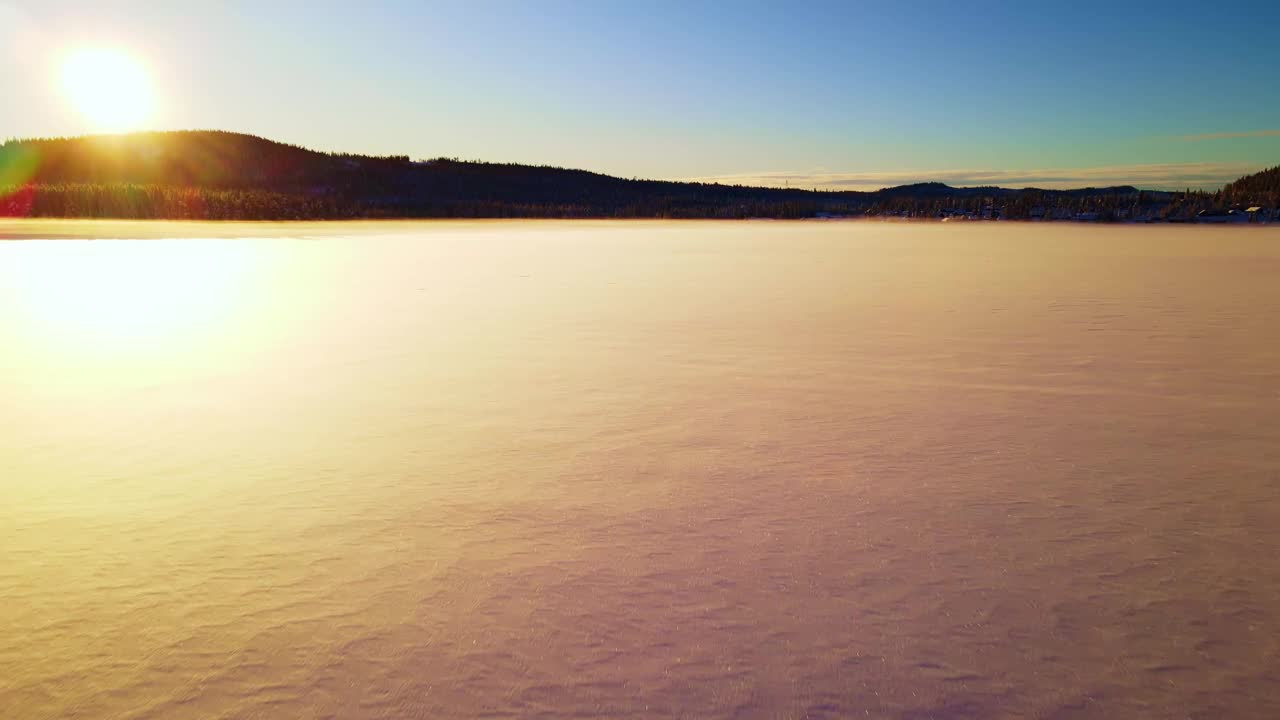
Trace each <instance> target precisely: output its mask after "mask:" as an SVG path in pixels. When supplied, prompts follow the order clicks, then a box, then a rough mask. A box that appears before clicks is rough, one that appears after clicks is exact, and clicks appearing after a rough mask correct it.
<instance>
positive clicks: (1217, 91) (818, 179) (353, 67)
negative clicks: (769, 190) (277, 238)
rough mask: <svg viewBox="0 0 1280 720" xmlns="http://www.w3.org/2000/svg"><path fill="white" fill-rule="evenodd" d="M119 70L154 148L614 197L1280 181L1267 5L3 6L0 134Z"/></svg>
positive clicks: (44, 0) (58, 1) (61, 113)
mask: <svg viewBox="0 0 1280 720" xmlns="http://www.w3.org/2000/svg"><path fill="white" fill-rule="evenodd" d="M82 46H110V47H119V48H124V49H127V50H128V51H129V52H130V53H133V54H135V55H136V56H137V57H140V58H142V59H144V61H145V62H146V64H147V65H148V67H149V68H150V69H151V72H152V75H153V76H154V82H155V86H156V93H157V108H158V109H157V113H156V115H155V117H154V118H153V119H152V121H151V123H150V124H151V125H153V126H155V127H158V128H221V129H228V130H238V131H245V132H252V133H255V134H259V135H263V136H266V137H270V138H273V139H278V140H284V141H288V142H293V143H298V144H302V145H306V146H309V147H314V148H318V149H325V150H345V151H352V152H371V153H396V154H401V153H407V154H409V155H412V156H414V157H434V156H440V155H446V156H461V157H464V158H478V159H484V160H494V161H517V162H530V163H548V164H555V165H563V166H571V167H581V168H587V169H591V170H597V171H601V172H607V173H611V174H615V175H621V176H625V177H632V176H639V177H655V178H725V179H731V180H734V181H743V182H760V183H767V184H776V185H785V184H790V185H793V186H802V187H805V186H815V185H820V186H830V187H849V188H863V187H868V186H872V187H874V186H880V185H885V184H896V183H899V182H907V181H912V180H933V179H938V180H943V181H946V182H951V183H953V184H977V183H999V184H1009V185H1032V184H1036V185H1044V186H1063V185H1068V186H1075V185H1084V184H1108V183H1111V182H1131V181H1132V182H1135V183H1136V184H1139V185H1143V186H1146V187H1181V186H1185V185H1193V186H1213V185H1216V184H1220V183H1221V182H1222V181H1223V180H1226V179H1230V178H1232V177H1235V176H1237V175H1239V174H1241V173H1242V172H1244V171H1247V170H1253V169H1259V168H1262V167H1267V166H1270V165H1275V164H1280V80H1278V79H1277V75H1276V70H1277V68H1280V2H1236V3H1228V4H1219V5H1216V6H1210V5H1205V4H1203V3H1189V2H1162V3H1158V4H1157V3H1115V2H1111V3H1089V2H1075V3H1066V2H1058V3H1046V2H1025V1H1024V2H1007V3H983V2H964V3H961V2H913V3H898V2H893V3H890V2H877V3H863V2H852V1H850V2H838V3H820V2H813V3H781V2H772V3H754V2H732V3H730V2H724V3H714V4H713V3H697V2H644V3H637V2H603V1H598V2H593V1H589V0H581V1H580V2H525V3H505V2H481V1H479V0H473V1H472V2H370V3H367V4H361V3H351V2H343V3H337V2H332V3H331V2H305V3H304V2H287V1H278V2H265V3H249V2H221V3H207V2H205V3H190V4H188V3H178V2H174V3H156V2H112V1H111V0H103V1H100V2H67V1H65V0H40V1H38V2H35V1H28V0H19V1H18V2H14V1H13V0H0V54H4V55H5V57H4V60H3V63H2V64H0V92H3V95H4V100H3V102H0V135H2V136H12V137H26V136H31V135H65V134H79V133H83V132H86V131H88V129H89V128H86V127H85V126H84V125H83V121H82V120H81V119H80V118H79V117H78V116H77V115H76V114H75V113H74V112H72V111H71V110H70V109H69V108H68V106H67V103H66V102H65V100H64V99H63V98H62V97H60V96H59V93H58V88H57V87H56V85H57V83H56V73H57V70H56V67H55V66H56V64H57V62H58V60H57V58H58V57H59V53H65V52H66V51H67V50H68V49H70V48H75V47H82Z"/></svg>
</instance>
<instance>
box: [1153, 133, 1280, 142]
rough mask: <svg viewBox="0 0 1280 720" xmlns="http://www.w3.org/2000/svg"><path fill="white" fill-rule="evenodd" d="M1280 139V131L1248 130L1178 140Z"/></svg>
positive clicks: (1192, 136)
mask: <svg viewBox="0 0 1280 720" xmlns="http://www.w3.org/2000/svg"><path fill="white" fill-rule="evenodd" d="M1251 137H1280V130H1247V131H1245V132H1222V133H1205V134H1203V135H1183V136H1182V137H1180V138H1178V139H1179V140H1185V141H1187V142H1198V141H1200V140H1227V139H1229V138H1251Z"/></svg>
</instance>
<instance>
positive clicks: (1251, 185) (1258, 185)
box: [1222, 165, 1280, 207]
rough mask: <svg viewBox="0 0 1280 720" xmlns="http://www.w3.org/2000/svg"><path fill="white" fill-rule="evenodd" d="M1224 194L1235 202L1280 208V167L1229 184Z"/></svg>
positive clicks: (1224, 189)
mask: <svg viewBox="0 0 1280 720" xmlns="http://www.w3.org/2000/svg"><path fill="white" fill-rule="evenodd" d="M1222 194H1223V195H1224V196H1226V197H1227V198H1229V199H1231V200H1232V201H1235V202H1242V203H1244V202H1248V203H1257V204H1258V205H1264V206H1266V207H1276V206H1280V165H1277V166H1276V167H1273V168H1270V169H1268V170H1263V171H1262V172H1258V173H1254V174H1252V175H1245V176H1244V177H1242V178H1240V179H1239V180H1236V181H1235V182H1231V183H1227V184H1226V185H1225V186H1224V187H1223V188H1222Z"/></svg>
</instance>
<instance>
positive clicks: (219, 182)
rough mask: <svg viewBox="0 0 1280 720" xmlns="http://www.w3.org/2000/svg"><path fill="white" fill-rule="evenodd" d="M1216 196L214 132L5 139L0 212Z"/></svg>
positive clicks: (492, 212)
mask: <svg viewBox="0 0 1280 720" xmlns="http://www.w3.org/2000/svg"><path fill="white" fill-rule="evenodd" d="M1268 173H1270V174H1269V175H1268ZM1278 174H1280V173H1277V172H1276V169H1275V168H1273V169H1272V170H1270V171H1266V172H1265V173H1259V174H1258V175H1254V176H1249V177H1248V178H1242V179H1241V180H1239V181H1237V182H1236V183H1233V184H1232V185H1229V186H1228V188H1233V187H1234V188H1235V189H1233V190H1232V191H1231V193H1230V197H1232V198H1244V197H1246V196H1248V195H1249V193H1252V192H1254V188H1259V189H1260V190H1259V192H1274V191H1272V190H1265V188H1272V187H1273V186H1274V184H1275V182H1274V181H1275V177H1276V176H1277V175H1278ZM1237 185H1238V187H1235V186H1237ZM1223 197H1224V195H1223V193H1221V192H1220V193H1217V194H1216V195H1210V194H1207V193H1167V192H1152V191H1139V190H1138V189H1137V188H1134V187H1131V186H1119V187H1107V188H1081V189H1076V190H1042V189H1036V188H1023V189H1007V188H998V187H969V188H955V187H951V186H948V185H945V184H943V183H938V182H921V183H914V184H910V185H901V186H897V187H890V188H884V189H882V190H878V191H875V192H856V191H814V190H799V189H783V188H766V187H747V186H739V185H720V184H708V183H686V182H671V181H661V180H636V179H631V180H628V179H623V178H617V177H612V176H609V175H603V174H600V173H594V172H589V171H585V170H573V169H566V168H559V167H551V166H532V165H518V164H510V163H488V162H468V161H461V160H458V159H456V158H436V159H433V160H426V161H417V162H415V161H413V160H411V159H410V158H409V157H408V156H403V155H401V156H368V155H355V154H345V153H327V152H318V151H315V150H310V149H307V148H303V147H299V146H296V145H289V144H286V143H281V142H276V141H273V140H268V139H266V138H261V137H257V136H254V135H247V134H242V133H233V132H226V131H221V130H190V131H171V132H143V133H133V134H126V135H101V136H83V137H74V138H37V139H29V140H9V141H7V142H5V143H4V144H3V145H0V214H3V215H9V216H45V217H49V216H53V217H121V218H208V219H323V218H368V217H375V218H376V217H665V218H745V217H774V218H802V217H822V216H885V215H894V216H908V217H943V216H950V215H958V214H963V215H967V216H973V217H1006V218H1037V217H1070V216H1074V215H1078V214H1086V215H1087V214H1090V213H1093V214H1097V215H1098V216H1099V217H1111V216H1116V217H1118V216H1121V215H1123V216H1126V217H1132V216H1133V215H1134V213H1136V212H1142V211H1143V210H1144V209H1147V210H1152V211H1167V210H1168V209H1169V208H1171V207H1173V208H1175V210H1174V211H1175V212H1181V211H1184V210H1187V209H1189V208H1201V207H1202V206H1203V207H1212V206H1214V205H1215V203H1218V204H1221V202H1222V198H1223ZM1265 200H1267V198H1265V197H1260V198H1259V201H1265ZM1273 204H1274V203H1273Z"/></svg>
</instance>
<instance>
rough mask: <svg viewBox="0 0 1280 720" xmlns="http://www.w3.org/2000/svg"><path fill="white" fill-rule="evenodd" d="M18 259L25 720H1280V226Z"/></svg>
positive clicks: (12, 626)
mask: <svg viewBox="0 0 1280 720" xmlns="http://www.w3.org/2000/svg"><path fill="white" fill-rule="evenodd" d="M103 228H106V229H105V230H104V229H103ZM86 233H92V234H106V235H110V236H114V237H118V238H126V239H117V240H100V241H76V240H70V239H66V238H68V237H76V236H82V235H84V234H86ZM0 237H22V238H28V239H27V240H25V241H20V242H0V348H2V351H0V388H2V389H0V399H2V402H0V717H3V718H15V719H16V718H23V719H24V720H25V719H31V718H137V719H141V718H166V719H168V718H274V717H282V718H283V717H298V718H303V717H332V718H407V717H423V718H428V717H430V718H447V717H548V718H559V717H570V716H576V717H600V718H605V717H619V718H621V717H626V718H672V717H687V718H844V717H887V718H998V717H1045V718H1063V719H1065V718H1097V717H1175V716H1176V717H1205V718H1210V717H1232V718H1272V717H1276V716H1280V692H1278V688H1280V670H1277V668H1280V600H1278V599H1277V598H1280V553H1277V548H1280V422H1277V420H1278V419H1280V228H1263V229H1248V228H1229V229H1212V228H1202V227H1168V226H1146V227H1101V226H1080V225H1052V224H1016V223H973V224H967V225H963V226H957V225H950V224H948V225H941V224H931V225H924V224H921V225H917V224H882V223H852V222H849V223H846V222H803V223H783V222H740V223H739V222H723V223H666V222H635V223H621V222H577V223H558V222H524V223H508V222H476V223H418V224H414V223H386V224H377V223H374V224H351V225H346V224H330V225H287V224H286V225H262V226H255V225H219V224H210V225H199V224H145V223H144V224H129V223H112V224H105V225H103V224H91V223H54V222H50V223H13V222H8V223H3V224H0ZM138 237H146V238H150V239H146V240H129V239H127V238H138ZM176 237H199V238H204V239H182V240H178V239H164V238H176ZM39 238H63V239H57V240H40V239H39ZM157 238H159V239H157Z"/></svg>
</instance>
